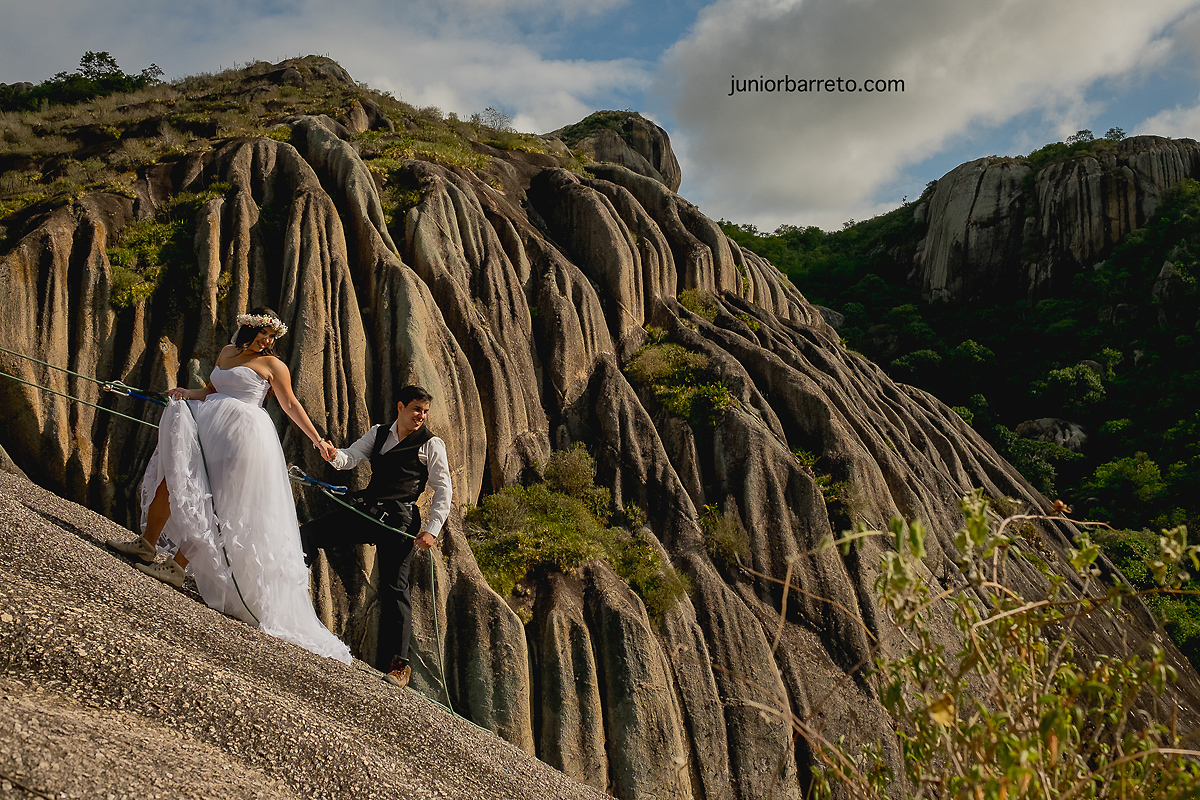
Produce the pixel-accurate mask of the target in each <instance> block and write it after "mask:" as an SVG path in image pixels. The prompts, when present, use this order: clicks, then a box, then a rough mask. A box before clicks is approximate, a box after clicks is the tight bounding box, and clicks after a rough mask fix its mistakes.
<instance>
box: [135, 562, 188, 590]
mask: <svg viewBox="0 0 1200 800" xmlns="http://www.w3.org/2000/svg"><path fill="white" fill-rule="evenodd" d="M133 568H134V569H136V570H138V571H140V572H144V573H146V574H147V575H149V576H150V577H151V578H157V579H158V580H160V581H162V582H163V583H169V584H171V585H172V586H174V587H175V588H176V589H182V588H183V567H181V566H179V562H177V561H175V560H174V559H172V560H170V561H161V562H159V563H157V564H149V565H147V564H134V565H133Z"/></svg>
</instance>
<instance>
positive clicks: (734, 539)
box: [700, 506, 750, 580]
mask: <svg viewBox="0 0 1200 800" xmlns="http://www.w3.org/2000/svg"><path fill="white" fill-rule="evenodd" d="M700 530H701V531H703V532H704V549H705V550H707V551H708V557H709V558H711V559H712V562H713V564H715V565H716V566H717V569H719V570H720V571H721V573H722V574H723V575H725V577H726V578H729V579H731V580H732V579H734V578H735V576H737V575H738V573H739V572H740V571H741V568H742V566H743V564H744V562H745V560H746V559H748V558H749V557H750V537H749V535H748V534H747V533H746V528H745V527H744V526H743V525H742V518H741V517H740V516H739V515H738V513H737V511H736V510H735V509H726V510H725V511H721V510H720V509H719V508H717V507H716V506H705V507H704V512H703V513H702V514H701V515H700Z"/></svg>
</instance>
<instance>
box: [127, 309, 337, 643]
mask: <svg viewBox="0 0 1200 800" xmlns="http://www.w3.org/2000/svg"><path fill="white" fill-rule="evenodd" d="M238 324H239V326H240V327H239V329H238V332H237V334H236V335H235V337H234V343H233V344H230V345H227V346H226V347H224V348H223V349H222V350H221V353H220V354H219V355H218V356H217V366H216V368H215V369H213V371H212V375H211V377H210V378H209V382H208V384H207V385H206V386H205V387H204V388H203V389H183V388H175V389H172V390H171V391H170V392H169V393H168V394H169V395H170V397H171V400H172V402H171V403H170V405H169V406H168V407H167V410H166V411H165V412H163V415H162V419H161V420H160V422H159V435H158V447H157V448H156V449H155V451H154V455H153V456H151V457H150V463H149V464H148V465H147V467H146V474H145V477H144V478H143V480H142V519H143V535H142V538H141V539H139V540H138V541H137V542H134V543H132V544H129V543H123V542H116V541H114V542H111V543H110V544H112V545H113V547H115V548H116V549H118V550H120V551H122V552H124V553H127V554H129V555H133V556H137V557H139V558H141V560H142V561H144V562H147V564H146V565H143V564H137V565H136V566H137V568H138V569H140V570H142V571H143V572H145V573H147V574H149V575H152V576H154V577H156V578H158V579H159V580H163V581H165V582H167V583H171V584H173V585H175V586H181V585H182V584H183V575H184V569H185V568H186V569H187V571H188V572H190V573H191V574H192V575H193V576H194V577H195V579H196V586H197V588H198V589H199V590H200V595H201V596H202V597H203V598H204V602H205V603H206V604H207V605H209V606H210V607H212V608H215V609H216V610H218V611H221V612H224V613H226V614H229V615H231V616H234V617H237V618H239V619H242V620H244V621H246V622H248V623H250V624H252V625H257V626H258V627H259V628H261V629H262V630H263V631H264V632H266V633H269V634H270V635H272V636H275V637H278V638H280V639H283V640H285V641H288V642H292V643H294V644H297V645H300V646H301V647H303V648H305V649H307V650H311V651H312V652H314V653H317V654H319V655H323V656H328V657H330V658H335V659H337V660H339V661H343V662H345V663H347V664H348V663H350V650H349V648H348V647H347V646H346V645H345V644H344V643H343V642H342V641H341V640H340V639H338V638H337V637H336V636H334V635H333V634H332V633H331V632H330V631H329V629H327V628H326V627H325V626H324V625H323V624H322V623H321V621H320V620H319V619H318V618H317V616H316V613H315V612H314V611H313V606H312V600H311V599H310V597H309V592H308V569H307V568H306V567H305V565H304V554H303V552H302V550H301V547H300V534H299V523H298V521H297V519H296V506H295V503H294V501H293V499H292V492H291V487H290V483H289V479H288V474H287V465H286V462H285V461H284V456H283V448H282V447H281V446H280V443H279V435H278V433H277V432H276V430H275V425H274V423H272V421H271V418H270V417H269V416H268V415H267V412H266V410H265V409H264V408H263V407H262V404H263V401H264V399H265V398H266V396H267V392H268V391H269V390H271V389H274V391H275V396H276V399H277V400H278V401H279V405H280V407H281V408H282V409H283V411H284V412H285V413H286V414H287V415H288V416H289V417H291V419H292V421H293V422H295V423H296V425H297V426H298V427H299V428H300V430H301V431H303V432H304V433H305V435H307V436H308V438H309V439H310V440H312V442H313V446H314V447H316V448H317V449H319V450H321V454H322V456H324V457H326V458H332V456H333V453H334V452H336V451H333V445H332V443H330V442H327V441H325V440H323V439H322V438H321V436H320V434H319V433H317V430H316V428H315V427H314V426H313V424H312V422H311V421H310V420H309V418H308V415H307V414H305V413H304V409H303V408H302V407H301V405H300V403H299V401H297V400H296V397H295V395H294V394H293V393H292V385H291V375H290V374H289V372H288V368H287V366H286V365H285V364H284V363H283V362H282V361H280V360H279V359H278V358H276V357H275V356H274V355H273V354H272V353H271V345H272V344H273V343H274V340H275V337H276V336H281V335H283V334H284V333H286V332H287V326H286V325H284V324H283V322H282V321H280V319H279V317H278V315H277V314H275V313H274V312H273V311H271V310H270V309H266V308H256V309H254V311H253V312H252V313H251V314H243V315H241V316H240V317H238ZM331 451H332V452H331ZM214 514H215V516H214ZM172 550H174V551H175V554H174V558H173V559H171V560H169V561H166V562H161V563H154V558H155V556H156V554H157V552H162V551H166V552H168V553H169V552H171V551H172Z"/></svg>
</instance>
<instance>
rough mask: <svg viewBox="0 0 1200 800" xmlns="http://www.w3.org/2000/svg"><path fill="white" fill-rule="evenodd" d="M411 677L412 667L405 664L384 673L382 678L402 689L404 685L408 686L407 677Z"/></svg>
mask: <svg viewBox="0 0 1200 800" xmlns="http://www.w3.org/2000/svg"><path fill="white" fill-rule="evenodd" d="M411 677H412V667H410V666H408V665H407V664H406V665H404V666H403V667H400V668H399V669H394V670H392V671H391V672H389V673H388V674H387V675H384V676H383V679H384V680H385V681H387V682H388V683H390V684H392V685H393V686H396V687H399V688H401V689H403V688H404V687H405V686H408V679H409V678H411Z"/></svg>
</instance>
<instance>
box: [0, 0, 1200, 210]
mask: <svg viewBox="0 0 1200 800" xmlns="http://www.w3.org/2000/svg"><path fill="white" fill-rule="evenodd" d="M0 20H2V26H0V82H7V83H12V82H15V81H34V82H36V81H40V80H44V79H46V78H48V77H50V76H52V75H53V74H55V73H56V72H60V71H70V70H73V69H75V68H76V67H77V65H78V61H79V56H80V55H82V54H83V52H84V51H87V50H107V51H108V52H110V53H111V54H112V55H113V56H114V57H115V58H116V59H117V61H118V63H120V64H121V66H122V67H123V68H124V69H125V70H126V71H128V72H137V71H139V70H141V69H142V68H143V67H145V66H147V65H148V64H150V63H151V62H153V63H156V64H158V65H159V66H160V67H161V68H162V69H163V70H164V72H165V73H166V76H167V77H168V78H175V77H182V76H185V75H191V74H195V73H199V72H216V71H219V70H220V69H223V68H226V67H232V66H236V65H241V64H246V63H249V62H253V61H257V60H265V61H272V62H275V61H280V60H282V59H284V58H289V57H292V56H297V55H307V54H312V53H316V54H321V55H328V56H330V57H332V58H334V59H336V60H337V61H339V62H340V63H341V64H342V66H344V67H346V69H348V70H349V71H350V73H351V74H352V75H354V77H355V78H356V79H357V80H359V81H365V82H366V83H367V84H369V85H371V86H372V87H374V88H377V89H387V90H389V91H391V92H393V93H394V94H396V95H397V96H399V97H401V98H402V99H404V100H406V101H408V102H409V103H412V104H414V105H417V106H426V105H436V106H438V107H440V108H442V109H443V110H444V111H454V112H457V113H458V114H460V115H463V116H469V115H470V114H471V113H473V112H476V111H481V110H483V109H484V108H485V107H487V106H495V107H497V108H500V109H502V110H504V111H506V112H507V113H508V114H509V115H510V116H511V117H512V118H513V119H514V121H515V124H516V126H517V127H518V128H519V129H520V130H525V131H532V132H538V133H541V132H546V131H550V130H553V129H555V128H559V127H561V126H563V125H567V124H569V123H572V122H576V121H578V120H579V119H582V118H583V117H584V116H586V115H587V114H589V113H590V112H591V111H594V110H597V109H609V108H615V109H633V110H636V111H640V112H641V113H642V114H643V115H645V116H647V117H649V118H651V119H653V120H655V121H656V122H658V124H660V125H662V126H663V127H664V128H666V129H667V131H668V132H669V133H670V135H671V139H672V143H673V145H674V147H675V150H676V153H677V155H678V156H679V159H680V162H681V164H682V166H683V175H684V180H683V186H682V187H681V188H680V193H681V194H682V195H684V196H685V197H687V198H688V199H689V200H692V201H693V202H695V203H696V204H698V205H699V206H700V208H701V209H702V210H703V211H704V212H705V213H706V214H708V215H709V216H710V217H713V218H719V217H724V218H725V219H729V220H733V221H736V222H743V223H753V224H755V225H757V226H758V227H759V228H760V229H763V230H773V229H774V228H775V227H776V226H777V225H779V224H781V223H788V224H793V225H820V226H822V227H825V228H829V229H835V228H838V227H840V226H841V224H842V223H843V222H844V221H846V220H849V219H864V218H867V217H870V216H873V215H875V214H878V213H882V212H883V211H886V210H888V209H890V208H894V207H895V206H896V205H898V204H899V203H900V202H901V200H902V199H903V198H905V197H909V198H912V197H915V196H917V195H918V194H920V192H921V190H922V189H923V188H924V186H925V184H926V183H927V182H929V181H930V180H934V179H936V178H939V177H941V176H942V175H943V174H945V173H946V172H947V171H948V170H950V169H952V168H953V167H955V166H956V165H958V164H960V163H962V162H964V161H968V160H971V159H974V158H979V157H981V156H986V155H993V154H995V155H1020V154H1026V153H1028V152H1030V151H1031V150H1033V149H1036V148H1037V147H1040V146H1042V145H1044V144H1046V143H1048V142H1053V141H1059V140H1061V139H1063V138H1065V137H1067V136H1069V135H1070V134H1072V133H1074V132H1075V131H1077V130H1080V129H1083V128H1087V129H1090V130H1092V131H1093V132H1095V134H1096V135H1098V136H1099V135H1102V134H1103V133H1104V132H1105V131H1106V130H1108V129H1109V128H1113V127H1120V128H1122V129H1124V130H1125V131H1126V132H1128V133H1154V134H1160V135H1168V136H1175V137H1191V138H1200V80H1198V78H1200V0H1138V2H1136V3H1134V2H1129V0H718V2H710V3H706V2H699V1H698V0H659V1H658V2H656V3H653V4H651V3H635V2H632V0H446V1H445V2H441V3H437V4H431V3H417V2H411V0H320V1H318V0H207V2H204V3H196V2H192V1H189V2H178V1H177V0H103V2H100V0H36V2H35V1H33V0H0ZM760 76H761V77H762V78H764V79H767V80H773V81H777V82H778V83H779V84H782V87H783V88H788V87H789V86H790V85H789V84H788V83H787V81H788V80H791V81H795V82H796V83H795V84H794V85H795V86H796V88H797V89H798V88H799V87H800V86H801V85H805V86H807V87H808V88H810V91H808V92H801V91H790V92H789V91H780V90H778V88H777V89H776V91H774V92H767V91H735V89H736V88H737V87H739V86H743V87H744V86H747V84H745V83H744V82H745V81H746V80H747V79H758V78H760ZM839 78H840V79H842V80H841V87H842V91H838V90H837V89H836V88H834V90H833V91H827V90H826V88H825V87H827V86H834V87H836V85H837V84H836V81H837V79H839ZM880 79H882V81H884V82H885V83H884V84H883V85H884V86H886V85H887V84H886V82H888V81H893V82H894V81H902V82H903V91H898V90H897V87H898V84H895V83H893V84H892V86H893V90H892V91H875V92H870V91H863V90H864V89H866V88H868V87H869V86H870V87H873V86H874V85H875V84H873V83H872V84H868V83H867V81H876V80H880ZM827 80H829V81H833V82H834V83H832V84H829V83H826V81H827ZM851 81H853V84H851ZM801 82H804V83H801ZM818 82H819V85H820V87H821V89H820V91H811V89H815V88H816V87H817V85H818ZM772 85H773V84H771V83H768V84H767V85H766V86H767V87H771V86H772ZM850 88H854V89H855V91H847V89H850Z"/></svg>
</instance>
